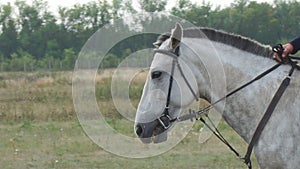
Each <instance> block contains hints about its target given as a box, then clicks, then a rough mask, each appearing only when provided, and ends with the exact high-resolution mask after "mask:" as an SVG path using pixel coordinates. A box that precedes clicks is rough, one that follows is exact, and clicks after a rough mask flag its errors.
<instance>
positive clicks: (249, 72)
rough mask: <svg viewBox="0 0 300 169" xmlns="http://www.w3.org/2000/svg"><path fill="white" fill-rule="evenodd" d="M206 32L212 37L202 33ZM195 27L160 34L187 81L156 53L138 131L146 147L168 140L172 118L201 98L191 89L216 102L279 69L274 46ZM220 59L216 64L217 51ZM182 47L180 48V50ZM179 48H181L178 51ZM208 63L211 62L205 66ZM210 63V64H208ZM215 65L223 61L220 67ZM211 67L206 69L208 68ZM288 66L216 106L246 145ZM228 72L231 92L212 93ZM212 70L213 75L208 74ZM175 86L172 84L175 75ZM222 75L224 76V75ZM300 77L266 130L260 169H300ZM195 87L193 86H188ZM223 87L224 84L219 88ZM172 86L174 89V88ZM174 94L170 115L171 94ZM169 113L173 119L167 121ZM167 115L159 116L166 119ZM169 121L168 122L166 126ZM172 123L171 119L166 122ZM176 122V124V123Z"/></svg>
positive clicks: (256, 150) (166, 58)
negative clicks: (221, 71)
mask: <svg viewBox="0 0 300 169" xmlns="http://www.w3.org/2000/svg"><path fill="white" fill-rule="evenodd" d="M201 31H202V32H204V33H205V34H206V36H207V37H208V39H209V40H208V39H206V38H203V35H202V34H201V33H199V32H201ZM201 31H200V29H196V28H193V29H192V28H191V29H187V30H183V29H182V27H181V25H179V24H177V26H176V28H175V29H174V30H173V31H172V34H170V35H169V36H168V35H163V36H160V37H159V39H158V41H157V42H156V43H155V44H156V45H158V48H159V49H161V50H167V51H172V52H173V55H172V56H173V57H174V56H175V55H176V54H178V55H179V59H178V62H179V64H180V65H181V68H182V72H183V73H184V75H185V76H186V79H187V80H188V81H189V82H188V84H187V82H186V81H185V80H184V79H183V77H182V74H181V73H180V70H178V67H177V66H176V65H175V67H174V73H171V70H172V65H173V64H172V63H173V60H174V58H173V57H171V56H170V54H169V55H168V54H167V53H163V52H157V53H156V54H155V57H154V60H153V62H152V65H151V68H150V72H149V75H148V78H147V81H146V84H145V86H144V90H143V95H142V98H141V101H140V104H139V106H138V110H137V114H136V123H135V131H136V134H137V135H138V136H139V137H140V139H141V140H142V141H143V142H144V143H151V142H152V141H153V142H154V143H160V142H163V141H166V139H167V133H168V131H169V130H170V128H171V127H169V126H168V125H169V124H165V123H169V122H170V120H171V119H175V118H176V117H178V116H179V114H180V111H181V110H182V108H185V107H187V106H189V104H191V103H192V102H193V101H194V100H195V99H196V98H195V97H194V95H193V93H192V91H195V92H196V94H197V95H198V96H199V97H200V98H203V99H206V100H208V101H211V102H212V101H213V100H214V99H217V98H215V97H221V96H222V95H223V94H224V93H226V92H227V91H232V90H233V89H235V88H237V87H239V86H240V85H241V84H243V83H244V82H245V81H248V80H251V79H252V78H254V77H255V76H257V75H258V74H259V73H261V72H263V71H264V70H266V69H267V68H270V67H271V66H273V65H275V64H276V62H275V61H274V60H273V59H272V55H273V52H272V51H271V49H270V47H267V46H263V45H261V44H259V43H257V42H254V41H252V40H249V39H247V38H244V37H241V36H237V35H232V34H228V33H225V32H222V31H216V30H212V29H201ZM212 46H214V47H215V49H217V52H218V53H219V55H220V60H215V61H214V60H211V59H215V58H213V57H212V58H210V57H211V55H212V53H214V49H213V48H212ZM176 49H177V50H176ZM178 49H179V50H178ZM206 61H208V62H206ZM205 62H206V63H211V64H210V65H205ZM214 62H221V64H222V66H223V69H220V65H218V64H217V63H216V65H214ZM205 66H206V67H205ZM289 69H290V66H289V65H283V66H280V67H279V68H278V69H277V70H276V71H274V72H272V73H270V74H269V75H267V76H266V77H264V78H262V79H261V80H259V81H257V82H255V83H254V84H252V85H251V86H249V87H247V88H245V89H243V90H242V91H240V92H239V93H237V94H235V95H233V96H232V97H230V98H228V99H227V100H226V105H225V107H222V106H218V105H216V106H215V108H216V109H217V110H218V111H219V112H223V114H222V116H223V118H224V119H225V120H226V122H227V123H228V124H229V125H230V126H231V127H232V128H233V129H234V130H235V131H236V132H237V133H238V134H239V135H240V136H241V137H242V138H243V139H244V140H245V141H246V142H248V143H249V142H250V140H251V138H252V136H253V133H254V131H255V130H256V127H257V125H258V123H259V121H260V120H261V118H262V116H263V114H264V112H265V111H266V108H267V106H268V105H269V103H270V101H271V99H272V97H273V95H274V93H275V92H276V90H277V88H278V87H279V85H280V84H281V82H282V80H283V79H284V78H285V76H286V75H287V73H288V71H289ZM220 70H224V72H223V73H224V76H225V77H221V76H220V77H217V78H226V82H227V86H225V88H226V90H227V91H225V92H224V91H223V93H222V91H218V90H212V89H211V83H214V82H213V80H212V78H213V77H212V76H213V73H211V72H216V73H217V72H220ZM208 71H209V72H208ZM171 74H172V76H173V78H174V84H173V85H171V87H169V86H170V81H171V80H170V76H171ZM221 74H222V73H221ZM299 81H300V73H299V71H296V72H295V73H294V75H293V77H292V80H291V84H290V86H289V87H288V89H287V90H286V91H285V93H284V95H283V96H282V98H281V100H280V102H279V103H278V105H277V107H276V109H275V111H274V112H273V115H272V117H271V118H270V120H269V122H268V123H267V125H266V127H265V129H264V130H263V132H262V134H261V136H260V138H259V140H258V142H257V144H256V145H255V147H254V153H255V156H256V159H257V161H258V164H259V166H260V167H261V168H270V169H274V168H281V169H282V168H287V169H295V168H299V167H300V133H299V129H300V109H299V105H300V95H299V94H298V93H299V90H300V82H299ZM189 85H190V88H191V89H190V88H189ZM219 87H222V86H219ZM169 88H171V90H169ZM169 91H170V92H171V95H170V100H169V104H168V110H167V113H165V111H166V108H165V106H166V102H167V100H168V93H169ZM166 114H167V115H168V116H170V117H167V116H166ZM162 115H163V116H164V117H162V118H160V117H161V116H162ZM166 118H169V121H168V122H164V121H165V120H166ZM167 120H168V119H167ZM174 124H175V123H171V124H170V126H171V125H174Z"/></svg>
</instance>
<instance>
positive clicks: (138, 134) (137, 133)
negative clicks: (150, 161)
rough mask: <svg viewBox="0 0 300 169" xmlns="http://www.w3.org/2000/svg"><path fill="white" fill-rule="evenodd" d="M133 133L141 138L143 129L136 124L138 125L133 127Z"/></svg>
mask: <svg viewBox="0 0 300 169" xmlns="http://www.w3.org/2000/svg"><path fill="white" fill-rule="evenodd" d="M135 133H136V135H137V136H139V137H141V136H142V134H143V127H142V126H141V125H140V124H138V125H136V126H135Z"/></svg>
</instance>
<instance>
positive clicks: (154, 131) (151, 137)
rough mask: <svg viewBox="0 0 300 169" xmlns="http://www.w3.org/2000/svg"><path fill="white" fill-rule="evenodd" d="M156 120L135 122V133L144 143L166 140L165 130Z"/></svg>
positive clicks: (156, 142)
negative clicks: (141, 122)
mask: <svg viewBox="0 0 300 169" xmlns="http://www.w3.org/2000/svg"><path fill="white" fill-rule="evenodd" d="M153 123H154V124H156V122H151V123H143V124H137V125H136V126H135V133H136V135H137V136H138V137H139V138H140V140H141V141H142V142H143V143H144V144H150V143H152V142H153V143H154V144H158V143H162V142H165V141H167V139H168V133H167V130H166V129H164V128H163V127H162V126H160V125H158V124H156V125H153Z"/></svg>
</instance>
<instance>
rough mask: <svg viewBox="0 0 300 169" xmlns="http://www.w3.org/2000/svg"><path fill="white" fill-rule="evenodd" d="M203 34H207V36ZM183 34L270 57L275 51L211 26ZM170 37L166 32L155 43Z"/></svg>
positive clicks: (157, 44)
mask: <svg viewBox="0 0 300 169" xmlns="http://www.w3.org/2000/svg"><path fill="white" fill-rule="evenodd" d="M203 34H205V36H204V35H203ZM183 36H184V37H187V38H208V39H210V40H212V41H215V42H220V43H223V44H227V45H230V46H232V47H235V48H238V49H241V50H243V51H246V52H249V53H253V54H255V55H260V56H264V57H268V58H272V57H273V51H272V50H271V47H270V46H266V45H263V44H261V43H259V42H257V41H255V40H252V39H250V38H246V37H243V36H240V35H236V34H232V33H227V32H224V31H219V30H215V29H211V28H189V29H185V30H184V32H183ZM168 38H170V33H164V34H162V35H160V36H159V37H158V39H157V42H156V43H154V44H155V45H156V46H160V45H161V44H162V43H163V42H164V41H165V40H167V39H168Z"/></svg>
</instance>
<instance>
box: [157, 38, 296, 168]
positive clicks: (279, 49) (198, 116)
mask: <svg viewBox="0 0 300 169" xmlns="http://www.w3.org/2000/svg"><path fill="white" fill-rule="evenodd" d="M272 49H273V52H275V53H277V54H278V55H279V56H280V58H281V60H282V62H280V63H277V64H276V65H274V66H272V67H271V68H269V69H268V70H266V71H264V72H263V73H261V74H260V75H258V76H257V77H255V78H254V79H253V80H251V81H249V82H248V83H246V84H244V85H242V86H241V87H239V88H237V89H235V90H233V91H232V92H230V93H228V94H227V95H226V96H224V97H222V98H221V99H219V100H217V101H215V102H214V103H211V104H210V105H209V106H207V107H205V108H203V109H201V110H199V111H194V110H189V114H186V115H182V116H180V117H177V118H175V119H171V117H170V115H169V104H170V99H171V91H172V84H173V76H174V69H175V64H176V63H177V67H178V69H179V72H180V74H181V76H182V77H183V78H184V80H185V82H186V84H187V86H188V87H189V89H190V91H191V92H192V94H193V95H194V97H195V98H196V100H197V101H198V97H197V95H196V93H195V91H194V90H193V89H192V87H191V85H190V84H189V82H188V80H187V79H186V77H185V75H184V73H183V71H182V69H181V67H180V65H179V62H178V58H179V47H178V48H177V49H176V50H175V52H172V51H168V50H162V49H157V50H155V53H161V54H165V55H168V56H170V57H172V58H173V62H172V70H171V76H170V83H169V90H168V97H167V103H166V107H165V110H164V112H163V114H162V115H161V116H160V117H159V118H158V121H159V123H160V124H161V125H162V126H163V127H164V129H168V128H170V126H171V124H172V123H174V122H183V121H187V120H191V121H193V120H194V119H195V120H199V121H201V122H202V123H203V124H204V125H205V126H207V127H208V129H209V130H210V131H211V132H212V133H213V134H214V135H215V136H216V137H217V138H218V139H219V140H221V141H222V142H223V143H224V144H225V145H226V146H228V147H229V149H230V150H231V151H232V152H233V153H234V154H235V155H236V156H237V157H238V158H239V159H241V160H242V161H243V162H244V163H245V164H246V165H247V166H248V168H249V169H252V163H251V159H250V157H251V154H252V150H253V148H254V145H255V144H256V143H257V141H258V140H259V137H260V135H261V133H262V131H263V129H264V128H265V126H266V124H267V123H268V121H269V119H270V117H271V115H272V113H273V111H274V109H275V108H276V106H277V104H278V102H279V100H280V98H281V96H282V95H283V93H284V92H285V90H286V89H287V87H288V86H289V84H290V80H291V77H292V75H293V73H294V70H295V69H297V70H300V67H299V66H298V65H297V63H298V62H296V61H293V60H292V59H295V60H300V58H297V57H292V56H287V57H285V58H283V57H282V53H283V51H284V48H283V46H282V45H281V44H279V45H277V46H274V47H273V48H272ZM282 64H289V65H290V66H291V69H290V72H289V74H288V75H287V77H286V78H285V79H284V80H283V81H282V83H281V85H280V87H279V88H278V90H277V91H276V93H275V95H274V97H273V98H272V100H271V102H270V104H269V106H268V108H267V110H266V112H265V114H264V116H263V117H262V119H261V121H260V122H259V124H258V126H257V128H256V130H255V132H254V134H253V136H252V139H251V141H250V143H249V145H248V148H247V152H246V155H245V156H244V157H242V156H240V154H239V153H238V152H237V151H236V150H235V149H234V148H233V146H231V145H230V144H229V142H228V141H227V140H226V139H225V138H224V137H223V135H222V134H221V133H220V132H219V131H218V129H217V127H216V126H215V125H214V123H213V122H212V120H211V119H210V118H209V116H208V111H209V110H211V109H212V108H214V106H215V105H216V104H218V103H219V102H221V101H223V100H225V99H227V98H228V97H230V96H232V95H233V94H235V93H237V92H239V91H241V90H242V89H244V88H246V87H248V86H249V85H251V84H252V83H254V82H256V81H258V80H260V79H261V78H263V77H265V76H266V75H268V74H270V73H271V72H273V71H274V70H276V69H277V68H278V67H280V66H281V65H282ZM203 115H205V116H206V117H207V119H208V120H209V122H210V123H211V126H210V125H209V124H208V123H207V122H206V121H205V120H204V119H203V117H202V116H203Z"/></svg>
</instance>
